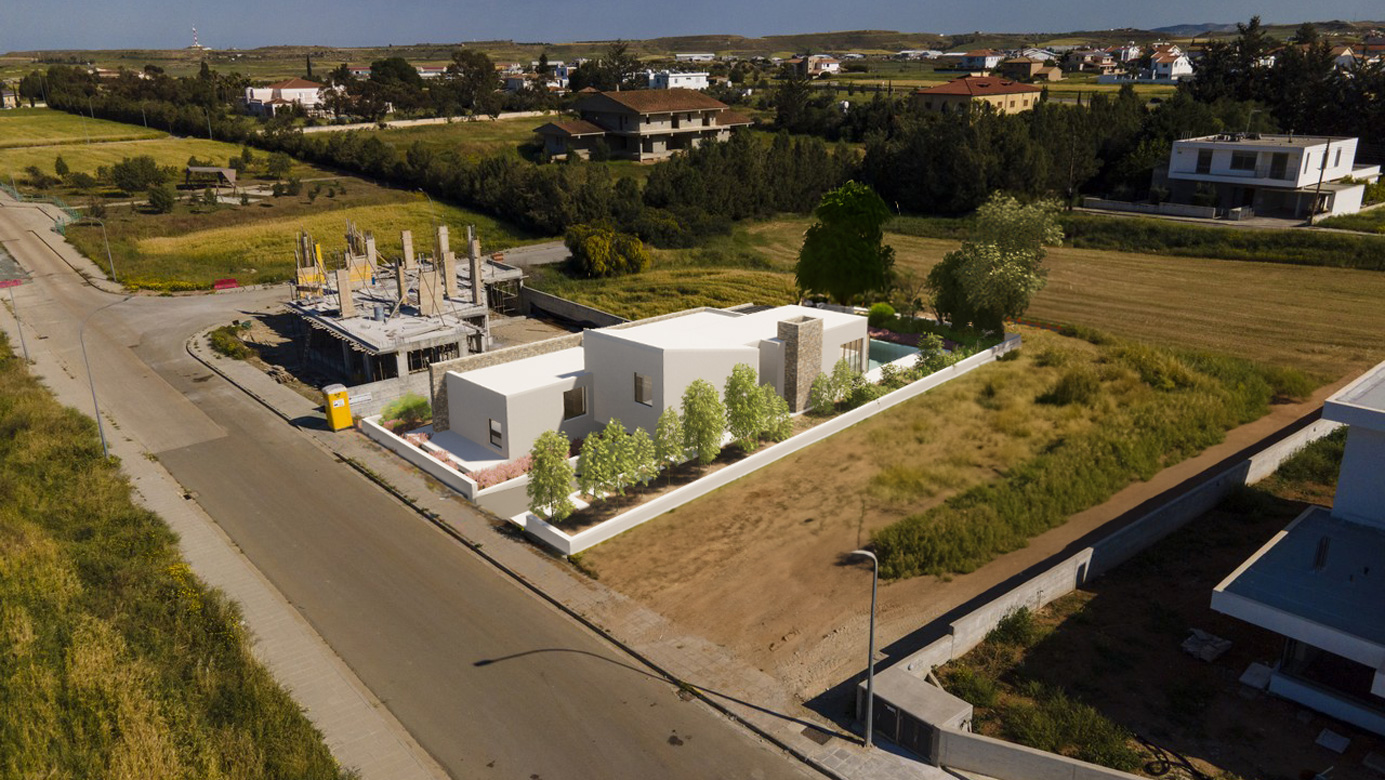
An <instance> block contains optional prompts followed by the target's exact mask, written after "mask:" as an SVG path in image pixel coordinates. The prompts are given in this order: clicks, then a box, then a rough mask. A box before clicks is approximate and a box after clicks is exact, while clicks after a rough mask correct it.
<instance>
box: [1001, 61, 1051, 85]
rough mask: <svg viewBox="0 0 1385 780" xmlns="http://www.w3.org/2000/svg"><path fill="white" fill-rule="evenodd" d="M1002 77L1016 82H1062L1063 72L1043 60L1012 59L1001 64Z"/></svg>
mask: <svg viewBox="0 0 1385 780" xmlns="http://www.w3.org/2000/svg"><path fill="white" fill-rule="evenodd" d="M1000 75H1001V76H1004V77H1005V78H1007V79H1012V80H1014V81H1062V80H1063V71H1062V69H1061V68H1058V67H1056V66H1054V65H1049V64H1048V63H1046V62H1044V61H1043V60H1036V59H1033V58H1030V57H1011V58H1010V59H1008V60H1005V61H1003V62H1001V63H1000Z"/></svg>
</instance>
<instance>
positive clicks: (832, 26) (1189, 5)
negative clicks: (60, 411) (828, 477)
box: [0, 0, 1385, 52]
mask: <svg viewBox="0 0 1385 780" xmlns="http://www.w3.org/2000/svg"><path fill="white" fill-rule="evenodd" d="M10 2H17V5H18V7H17V8H16V7H15V6H13V5H10V10H9V11H8V12H7V13H5V14H4V15H3V17H4V18H3V19H2V20H0V52H6V51H28V50H35V49H121V48H149V49H173V48H181V47H183V46H187V45H188V44H189V43H191V42H192V33H191V30H190V28H191V27H193V26H194V25H195V26H196V27H197V29H198V34H199V38H200V39H201V42H202V43H203V44H204V45H207V46H211V47H213V48H218V49H224V48H241V49H248V48H254V47H257V46H270V45H276V44H313V45H325V46H373V45H385V44H389V43H394V44H406V43H458V42H466V41H473V40H494V39H512V40H515V41H544V42H552V43H561V42H569V41H582V40H610V39H613V38H635V39H638V38H655V37H662V36H675V35H700V34H717V33H724V34H733V35H745V36H763V35H780V34H791V33H808V32H827V31H832V30H863V29H877V30H900V31H905V32H935V33H961V32H972V31H976V30H982V31H987V32H1064V31H1069V30H1100V29H1108V28H1113V27H1140V28H1146V29H1148V28H1151V27H1162V26H1167V25H1173V24H1185V23H1189V24H1196V23H1201V22H1218V23H1230V22H1236V21H1244V20H1246V19H1249V18H1250V17H1251V16H1252V15H1255V14H1259V15H1260V17H1261V18H1262V19H1263V20H1264V21H1265V22H1266V23H1276V24H1277V23H1295V22H1301V21H1305V20H1306V18H1305V15H1311V18H1312V19H1314V20H1328V19H1343V20H1348V21H1352V20H1360V19H1371V18H1382V17H1385V6H1382V4H1381V3H1380V1H1379V0H1319V2H1315V3H1312V4H1305V3H1303V2H1302V0H1258V1H1255V2H1251V1H1247V0H1223V2H1217V3H1208V2H1206V0H1163V2H1159V3H1139V4H1136V3H1124V2H1111V0H1044V2H1035V1H1034V0H989V2H986V3H957V2H952V1H951V0H949V1H948V2H940V1H939V0H866V2H842V0H796V2H794V3H792V4H790V3H747V2H744V0H582V1H581V2H570V1H569V2H559V0H393V1H392V2H388V3H382V2H380V1H379V0H330V2H312V3H306V2H301V0H216V1H215V2H213V1H212V0H10ZM6 5H9V3H6Z"/></svg>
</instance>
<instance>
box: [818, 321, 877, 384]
mask: <svg viewBox="0 0 1385 780" xmlns="http://www.w3.org/2000/svg"><path fill="white" fill-rule="evenodd" d="M868 333H869V332H868V331H867V329H866V318H865V317H857V318H856V319H855V320H852V321H851V322H844V323H842V324H840V325H829V324H828V323H827V321H825V320H824V321H823V324H822V370H823V371H826V372H829V373H830V372H831V371H832V367H833V366H835V365H837V361H838V360H841V359H842V345H843V344H846V343H848V342H852V341H855V340H856V339H862V342H861V350H862V353H861V368H862V370H864V369H865V367H866V361H867V360H868V358H869V353H870V337H869V335H868ZM808 381H809V382H811V381H812V379H811V378H810V379H809V380H808Z"/></svg>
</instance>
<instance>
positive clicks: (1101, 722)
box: [1000, 684, 1141, 772]
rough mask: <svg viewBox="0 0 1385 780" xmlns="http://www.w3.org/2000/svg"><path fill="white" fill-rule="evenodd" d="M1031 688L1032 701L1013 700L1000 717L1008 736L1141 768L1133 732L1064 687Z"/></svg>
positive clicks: (1040, 746)
mask: <svg viewBox="0 0 1385 780" xmlns="http://www.w3.org/2000/svg"><path fill="white" fill-rule="evenodd" d="M1028 689H1029V690H1028V692H1029V693H1030V694H1031V695H1032V696H1033V702H1032V703H1031V702H1027V701H1013V702H1012V703H1010V704H1008V705H1007V706H1005V707H1004V710H1003V712H1002V714H1001V716H1000V723H1001V727H1002V731H1003V733H1004V734H1005V736H1006V737H1007V738H1009V739H1012V740H1014V741H1015V742H1018V743H1020V744H1021V745H1027V746H1029V747H1032V748H1036V749H1038V750H1046V751H1048V752H1050V753H1059V754H1062V755H1066V756H1071V757H1073V758H1076V759H1078V760H1079V761H1087V762H1090V763H1093V764H1100V765H1102V766H1107V767H1111V768H1112V769H1119V770H1122V771H1127V772H1128V771H1134V770H1136V769H1138V768H1139V767H1140V765H1141V762H1140V756H1139V754H1138V753H1137V752H1135V750H1133V749H1132V748H1131V747H1130V745H1129V744H1128V743H1129V741H1130V739H1131V734H1130V732H1128V731H1126V730H1125V729H1124V728H1123V727H1121V726H1120V725H1118V724H1116V723H1115V722H1113V721H1112V720H1111V719H1110V718H1107V717H1106V716H1105V715H1102V714H1101V713H1100V712H1098V711H1097V710H1096V709H1095V708H1093V707H1092V706H1090V705H1088V704H1083V703H1081V702H1079V701H1075V700H1074V699H1072V698H1070V697H1069V696H1068V695H1067V694H1066V693H1064V692H1063V691H1062V690H1061V689H1058V688H1053V687H1049V686H1043V685H1038V684H1031V685H1030V686H1028Z"/></svg>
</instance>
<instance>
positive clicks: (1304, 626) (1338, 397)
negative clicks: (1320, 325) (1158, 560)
mask: <svg viewBox="0 0 1385 780" xmlns="http://www.w3.org/2000/svg"><path fill="white" fill-rule="evenodd" d="M1322 416H1323V418H1324V419H1327V420H1334V421H1336V422H1340V423H1345V424H1346V425H1348V426H1350V428H1349V430H1348V433H1347V444H1346V453H1345V455H1344V456H1343V458H1342V470H1341V475H1340V478H1339V480H1338V482H1337V494H1336V496H1335V498H1334V500H1333V507H1332V509H1327V508H1326V507H1321V506H1314V507H1309V508H1308V509H1307V510H1305V511H1304V512H1303V514H1301V515H1299V516H1298V518H1297V519H1295V520H1294V521H1293V522H1292V523H1291V524H1290V525H1289V527H1288V528H1285V529H1284V530H1283V531H1280V532H1279V533H1278V534H1276V535H1275V537H1274V538H1273V539H1271V540H1270V541H1269V542H1268V543H1266V544H1265V546H1263V547H1261V548H1260V549H1259V551H1257V552H1256V553H1255V554H1254V555H1252V556H1251V557H1250V558H1249V559H1248V560H1246V561H1245V563H1242V564H1241V566H1240V567H1239V568H1237V569H1236V571H1234V572H1232V573H1231V575H1230V576H1228V577H1227V578H1226V579H1225V580H1223V581H1222V583H1221V584H1220V585H1218V586H1217V587H1216V588H1215V589H1214V590H1213V591H1212V609H1214V610H1216V611H1218V612H1221V613H1224V614H1227V615H1230V616H1232V617H1235V618H1239V619H1241V620H1244V621H1246V622H1247V623H1252V624H1254V625H1257V626H1260V627H1262V628H1265V629H1268V630H1270V631H1273V632H1274V633H1276V634H1280V635H1282V636H1283V637H1284V638H1285V643H1284V652H1283V655H1282V656H1281V658H1280V659H1279V662H1278V663H1277V664H1276V665H1275V668H1274V669H1273V670H1272V671H1271V672H1270V674H1269V681H1268V690H1269V692H1270V693H1273V694H1276V695H1278V696H1282V697H1284V698H1286V699H1289V700H1291V701H1295V702H1298V703H1299V704H1302V705H1304V706H1306V707H1310V708H1312V709H1314V710H1317V711H1318V712H1322V713H1324V714H1327V715H1330V716H1332V717H1334V718H1337V719H1338V720H1342V721H1345V722H1347V723H1350V724H1352V725H1355V726H1358V727H1360V728H1362V729H1366V730H1367V731H1371V732H1374V733H1376V734H1382V735H1385V363H1381V364H1380V365H1378V366H1376V367H1375V368H1373V369H1371V370H1370V371H1369V372H1367V373H1366V374H1365V375H1364V376H1362V377H1360V378H1359V379H1357V380H1356V381H1355V382H1352V383H1351V384H1350V385H1347V386H1346V387H1344V388H1342V389H1341V390H1339V391H1338V392H1337V393H1336V394H1335V395H1333V396H1332V397H1331V398H1329V399H1328V400H1327V402H1326V403H1325V404H1324V405H1323V411H1322Z"/></svg>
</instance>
